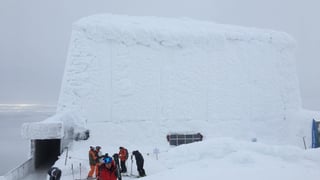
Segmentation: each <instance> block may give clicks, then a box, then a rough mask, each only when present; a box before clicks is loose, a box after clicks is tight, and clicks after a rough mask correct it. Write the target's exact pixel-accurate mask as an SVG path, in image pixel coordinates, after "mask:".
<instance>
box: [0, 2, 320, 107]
mask: <svg viewBox="0 0 320 180" xmlns="http://www.w3.org/2000/svg"><path fill="white" fill-rule="evenodd" d="M319 7H320V1H318V0H308V1H298V0H281V1H279V0H265V1H257V0H197V1H193V0H188V1H186V0H158V1H155V0H116V1H110V0H54V1H52V0H51V1H49V0H27V1H23V0H1V1H0V26H1V28H0V63H1V65H0V82H1V89H0V104H1V103H39V104H53V105H55V104H56V103H57V100H58V95H59V91H60V84H61V80H62V75H63V70H64V64H65V60H66V57H67V52H68V44H69V39H70V34H71V28H72V22H74V21H76V20H77V19H79V18H81V17H83V16H88V15H91V14H95V13H116V14H127V15H139V16H140V15H143V16H145V15H148V16H165V17H192V18H195V19H202V20H209V21H215V22H219V23H224V24H237V25H243V26H252V27H259V28H269V29H275V30H280V31H285V32H288V33H289V34H291V35H292V36H293V37H294V38H295V39H296V40H297V43H298V47H297V56H296V57H297V71H298V75H299V79H300V84H301V95H302V100H303V106H304V107H306V108H308V109H316V110H320V101H319V100H318V99H319V97H320V85H319V83H318V82H319V80H318V77H320V71H319V70H318V69H319V64H320V61H319V60H320V59H319V57H320V54H319V53H320V35H319V32H320V24H319V19H318V18H319V15H320V11H319Z"/></svg>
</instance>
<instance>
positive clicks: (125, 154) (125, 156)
mask: <svg viewBox="0 0 320 180" xmlns="http://www.w3.org/2000/svg"><path fill="white" fill-rule="evenodd" d="M119 159H120V165H121V173H126V172H127V167H126V160H127V159H128V150H127V149H126V148H124V147H119Z"/></svg>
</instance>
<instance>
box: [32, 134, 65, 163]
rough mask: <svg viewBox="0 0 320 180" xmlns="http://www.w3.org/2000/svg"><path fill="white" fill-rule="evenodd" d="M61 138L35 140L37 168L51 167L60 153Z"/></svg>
mask: <svg viewBox="0 0 320 180" xmlns="http://www.w3.org/2000/svg"><path fill="white" fill-rule="evenodd" d="M60 141H61V140H60V139H45V140H35V144H34V145H35V151H34V162H35V168H36V169H38V168H43V167H44V168H45V167H50V166H52V165H53V164H54V162H55V161H56V160H57V159H58V156H59V155H60Z"/></svg>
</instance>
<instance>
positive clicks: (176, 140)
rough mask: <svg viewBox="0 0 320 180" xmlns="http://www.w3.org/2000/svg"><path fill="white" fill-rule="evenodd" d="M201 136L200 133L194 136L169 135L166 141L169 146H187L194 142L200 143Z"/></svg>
mask: <svg viewBox="0 0 320 180" xmlns="http://www.w3.org/2000/svg"><path fill="white" fill-rule="evenodd" d="M202 139H203V136H202V134H200V133H196V134H169V135H167V140H168V142H169V144H170V145H173V146H178V145H181V144H189V143H193V142H196V141H202Z"/></svg>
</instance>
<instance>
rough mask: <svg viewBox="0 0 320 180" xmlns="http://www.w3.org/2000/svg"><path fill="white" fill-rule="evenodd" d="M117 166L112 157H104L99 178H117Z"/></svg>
mask: <svg viewBox="0 0 320 180" xmlns="http://www.w3.org/2000/svg"><path fill="white" fill-rule="evenodd" d="M117 177H118V174H117V167H116V165H115V163H114V161H113V160H112V158H111V157H106V158H104V163H102V164H101V165H100V166H99V174H98V180H117Z"/></svg>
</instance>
